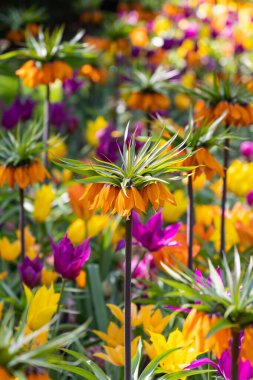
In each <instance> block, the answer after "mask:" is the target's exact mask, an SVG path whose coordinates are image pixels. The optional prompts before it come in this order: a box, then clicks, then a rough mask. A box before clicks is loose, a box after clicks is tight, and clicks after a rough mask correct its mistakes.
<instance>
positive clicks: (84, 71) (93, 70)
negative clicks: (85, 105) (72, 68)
mask: <svg viewBox="0 0 253 380" xmlns="http://www.w3.org/2000/svg"><path fill="white" fill-rule="evenodd" d="M79 74H80V75H82V76H83V77H85V78H88V79H89V80H90V81H91V82H93V83H104V82H105V81H106V79H107V72H106V70H105V69H102V68H99V67H94V66H92V65H88V64H86V65H83V66H82V67H81V68H80V70H79Z"/></svg>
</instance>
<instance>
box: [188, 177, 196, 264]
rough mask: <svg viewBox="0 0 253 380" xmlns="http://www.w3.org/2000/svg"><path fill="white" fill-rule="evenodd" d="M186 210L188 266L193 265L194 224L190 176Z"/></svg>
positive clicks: (190, 178)
mask: <svg viewBox="0 0 253 380" xmlns="http://www.w3.org/2000/svg"><path fill="white" fill-rule="evenodd" d="M187 187H188V210H187V245H188V268H189V269H192V266H193V226H194V194H193V184H192V176H189V177H188V184H187Z"/></svg>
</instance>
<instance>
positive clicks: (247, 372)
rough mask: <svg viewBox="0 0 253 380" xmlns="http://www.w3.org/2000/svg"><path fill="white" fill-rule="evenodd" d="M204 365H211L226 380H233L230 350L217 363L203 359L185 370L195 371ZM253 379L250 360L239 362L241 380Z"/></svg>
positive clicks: (252, 368)
mask: <svg viewBox="0 0 253 380" xmlns="http://www.w3.org/2000/svg"><path fill="white" fill-rule="evenodd" d="M202 365H211V366H212V367H213V368H215V369H216V370H217V372H218V374H219V376H222V377H223V379H224V380H231V354H230V350H226V351H224V352H223V353H222V355H221V357H220V358H218V359H217V363H215V362H213V361H212V360H210V359H207V358H203V359H198V360H195V361H194V362H192V363H191V364H190V365H189V366H188V367H186V368H185V369H195V368H198V367H201V366H202ZM252 377H253V367H252V366H251V364H250V361H249V360H246V361H242V360H241V359H240V361H239V380H250V379H252Z"/></svg>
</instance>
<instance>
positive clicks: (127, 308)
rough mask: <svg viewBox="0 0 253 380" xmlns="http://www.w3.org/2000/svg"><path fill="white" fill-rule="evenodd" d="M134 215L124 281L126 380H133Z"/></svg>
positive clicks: (128, 233) (128, 230)
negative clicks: (132, 281)
mask: <svg viewBox="0 0 253 380" xmlns="http://www.w3.org/2000/svg"><path fill="white" fill-rule="evenodd" d="M132 229H133V223H132V214H130V215H129V218H128V219H127V220H126V250H125V281H124V300H125V315H124V320H125V328H124V343H125V380H128V379H131V341H132V337H131V277H132V273H131V267H132V265H131V264H132Z"/></svg>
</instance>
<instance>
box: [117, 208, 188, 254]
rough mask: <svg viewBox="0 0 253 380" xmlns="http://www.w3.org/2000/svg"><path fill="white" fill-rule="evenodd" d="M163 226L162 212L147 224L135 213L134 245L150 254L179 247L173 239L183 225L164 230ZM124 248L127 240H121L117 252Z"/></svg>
mask: <svg viewBox="0 0 253 380" xmlns="http://www.w3.org/2000/svg"><path fill="white" fill-rule="evenodd" d="M162 224H163V221H162V213H161V211H159V212H157V213H156V214H155V215H153V216H152V217H151V218H150V219H149V220H148V221H147V222H146V223H145V224H143V223H141V221H140V219H139V215H138V214H137V213H136V212H135V211H133V238H134V243H133V244H134V245H138V246H140V247H143V248H145V249H146V250H147V251H149V252H155V251H158V250H159V249H161V248H163V247H168V246H175V245H177V242H176V241H175V240H173V239H174V237H175V235H176V234H177V232H178V230H179V228H180V225H181V224H180V223H175V224H171V225H170V226H167V227H165V228H164V229H163V228H162ZM124 246H125V240H121V241H120V242H119V243H118V246H117V250H119V249H122V248H123V247H124Z"/></svg>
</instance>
